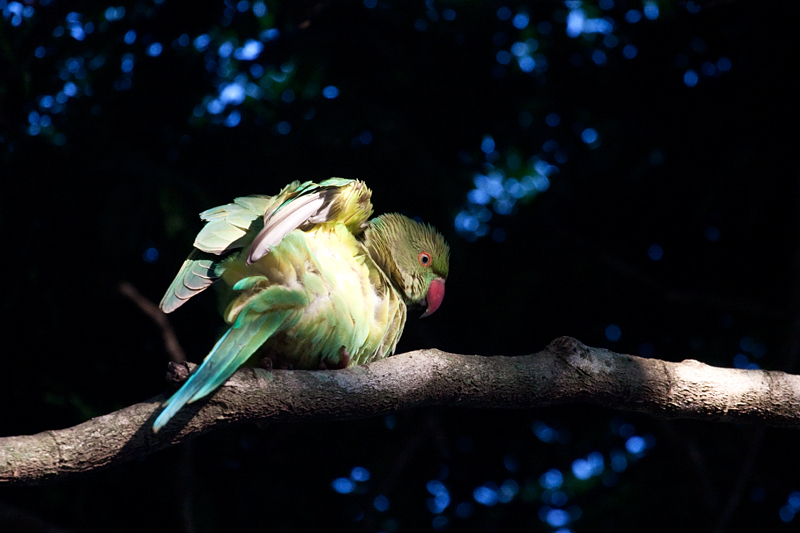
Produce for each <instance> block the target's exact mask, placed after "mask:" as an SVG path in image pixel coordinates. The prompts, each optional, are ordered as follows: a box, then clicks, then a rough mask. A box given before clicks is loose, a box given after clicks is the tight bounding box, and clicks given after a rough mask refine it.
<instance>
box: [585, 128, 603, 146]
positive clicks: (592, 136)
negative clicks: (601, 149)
mask: <svg viewBox="0 0 800 533" xmlns="http://www.w3.org/2000/svg"><path fill="white" fill-rule="evenodd" d="M599 138H600V134H598V133H597V130H595V129H594V128H586V129H585V130H583V131H582V132H581V140H582V141H583V142H585V143H586V144H594V143H595V142H597V140H598V139H599Z"/></svg>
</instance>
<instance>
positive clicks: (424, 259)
mask: <svg viewBox="0 0 800 533" xmlns="http://www.w3.org/2000/svg"><path fill="white" fill-rule="evenodd" d="M417 260H418V261H419V264H420V265H422V266H424V267H426V266H431V254H429V253H428V252H420V253H419V255H418V256H417Z"/></svg>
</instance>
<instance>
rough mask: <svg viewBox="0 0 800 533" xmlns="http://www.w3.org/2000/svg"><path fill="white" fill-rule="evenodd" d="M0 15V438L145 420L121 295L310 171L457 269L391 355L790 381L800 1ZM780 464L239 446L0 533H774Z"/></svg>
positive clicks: (785, 479)
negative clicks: (400, 217)
mask: <svg viewBox="0 0 800 533" xmlns="http://www.w3.org/2000/svg"><path fill="white" fill-rule="evenodd" d="M0 11H2V17H1V18H0V175H2V184H3V185H2V191H3V192H2V195H0V224H2V230H3V235H4V237H5V239H6V243H7V245H6V247H7V250H8V253H7V259H6V261H7V264H8V265H9V266H10V269H9V273H10V276H9V281H10V282H9V283H7V284H6V286H5V290H4V293H3V298H2V299H0V302H2V303H1V304H0V305H2V310H3V317H4V318H5V320H3V333H4V338H6V339H7V347H6V351H7V354H8V355H7V356H6V358H5V360H6V367H5V373H4V375H5V376H6V380H5V386H4V387H2V396H1V398H2V402H3V403H2V405H4V406H5V407H6V409H5V415H4V416H3V418H2V421H3V423H2V426H0V427H1V428H2V433H3V434H4V435H15V434H25V433H34V432H39V431H44V430H47V429H55V428H60V427H66V426H70V425H73V424H77V423H80V422H81V421H84V420H86V419H87V418H89V417H92V416H96V415H99V414H102V413H106V412H109V411H112V410H114V409H118V408H121V407H123V406H126V405H129V404H131V403H134V402H137V401H141V400H143V399H145V398H148V397H150V396H153V395H155V394H158V393H159V392H161V391H162V390H163V388H164V383H163V378H162V376H163V373H164V366H165V362H166V354H165V350H164V347H163V345H162V341H161V337H160V332H159V331H158V330H157V328H156V327H155V326H154V325H153V324H152V322H151V321H150V320H149V319H148V318H147V317H146V316H144V315H143V314H142V313H141V312H140V311H139V310H138V309H137V308H136V307H135V306H134V305H133V304H132V303H131V302H130V301H128V300H127V299H125V298H124V297H123V296H121V295H120V293H119V292H118V284H119V283H120V282H121V281H123V280H125V281H129V282H131V283H133V284H134V285H135V286H136V287H137V288H138V289H139V290H140V291H141V292H142V293H144V294H146V295H147V296H148V297H149V298H151V299H152V300H154V301H157V300H158V299H159V298H160V296H161V294H162V292H163V290H164V289H165V288H166V287H167V285H168V284H169V282H170V281H171V279H172V276H173V275H174V274H175V272H176V271H177V268H178V267H179V265H180V264H181V261H182V260H183V258H184V256H185V255H186V254H187V253H188V251H189V248H190V246H191V242H192V239H193V236H194V234H195V233H196V232H197V231H198V229H199V227H200V224H199V220H198V219H197V216H196V213H198V212H200V211H202V210H204V209H206V208H208V207H211V206H215V205H219V204H222V203H225V202H227V201H229V200H230V199H231V198H233V197H235V196H239V195H245V194H251V193H263V194H271V193H274V192H277V191H278V190H279V189H280V188H281V187H282V186H283V185H285V184H286V183H287V182H289V181H291V180H293V179H301V180H305V179H312V180H320V179H324V178H327V177H329V176H344V177H349V178H359V179H364V180H365V181H366V182H367V183H368V185H369V186H370V187H371V188H372V189H373V191H374V196H373V201H374V204H375V207H376V211H377V212H378V213H380V212H387V211H402V212H404V213H406V214H408V215H411V216H419V217H422V218H423V219H425V220H426V221H429V222H431V223H433V224H434V225H435V226H437V227H438V228H440V229H441V230H442V231H443V232H444V233H445V235H446V236H447V238H448V239H449V241H450V242H451V245H452V247H453V258H452V262H453V264H452V269H451V272H452V275H451V278H450V280H449V281H448V294H447V301H446V302H445V304H444V306H443V307H442V309H441V310H440V311H439V312H438V313H437V314H436V315H435V316H434V317H432V318H429V319H426V320H425V321H422V322H419V321H416V320H414V319H413V318H412V319H411V320H410V322H409V324H408V326H407V327H406V333H405V335H404V338H403V340H402V342H401V346H400V348H399V349H400V350H401V351H405V350H410V349H415V348H421V347H431V346H435V347H438V348H441V349H444V350H450V351H455V352H461V353H478V354H483V355H487V356H488V355H494V354H504V355H515V354H523V353H531V352H535V351H537V350H539V349H541V348H542V347H543V346H545V345H546V344H547V343H548V342H549V341H550V340H552V339H553V338H554V337H556V336H559V335H565V334H567V335H571V336H574V337H577V338H579V339H580V340H582V341H583V342H585V343H587V344H590V345H595V346H606V347H608V348H610V349H612V350H615V351H618V352H624V353H638V354H641V355H644V356H647V357H657V358H662V359H667V360H681V359H685V358H695V359H699V360H701V361H704V362H706V363H709V364H715V365H721V366H734V365H735V366H738V367H751V368H757V367H761V368H768V369H775V370H787V371H795V372H796V371H797V355H798V354H797V351H798V346H800V331H798V326H797V324H798V323H800V322H799V321H798V318H800V314H799V313H800V301H799V300H798V290H800V281H799V279H800V278H799V277H798V272H800V264H798V263H800V260H798V258H800V248H798V244H800V241H798V237H799V236H798V205H799V203H798V202H799V200H800V190H799V189H798V182H797V179H798V168H797V163H796V162H795V160H794V158H793V157H792V155H791V154H793V153H794V151H795V147H796V141H797V134H796V126H795V125H796V124H797V123H798V120H797V119H798V116H797V115H798V108H797V104H796V99H797V94H798V86H797V82H795V81H791V80H792V79H793V76H792V75H791V72H793V71H795V70H796V68H797V66H798V65H797V63H798V55H797V53H796V48H797V46H796V44H795V42H794V38H793V34H794V25H795V21H796V20H797V15H798V10H797V7H796V6H795V4H794V3H793V2H789V1H779V2H773V3H770V4H769V5H762V4H760V3H756V2H747V1H745V0H739V1H731V2H699V3H698V2H692V1H688V2H682V1H675V2H667V1H662V0H659V1H651V0H647V1H644V2H642V1H640V0H599V1H594V0H591V1H588V0H587V1H585V2H581V1H578V0H568V1H566V2H546V1H545V2H529V3H524V2H517V1H514V2H479V1H454V0H453V1H434V0H429V1H427V2H419V1H414V2H398V1H390V0H364V1H344V0H343V1H324V0H319V1H316V2H314V1H307V2H275V1H266V2H264V1H256V2H250V1H247V0H243V1H239V2H235V1H225V2H216V3H213V4H203V5H202V6H200V5H198V4H196V3H190V2H179V1H165V0H155V1H140V0H136V1H129V0H119V1H118V2H115V3H114V4H113V5H111V4H102V3H100V4H98V3H96V2H63V1H62V2H59V1H57V0H44V1H41V0H40V1H38V2H33V1H22V2H20V1H8V0H0ZM197 300H198V301H196V302H194V301H193V302H192V305H189V306H186V307H185V308H181V310H180V311H179V312H178V313H175V315H174V316H171V317H170V318H171V320H172V322H173V324H174V326H175V328H176V329H177V331H178V335H179V338H180V340H181V343H182V345H183V348H184V350H185V351H186V352H187V354H189V357H190V358H191V359H193V360H194V361H199V360H200V359H201V358H202V357H203V356H204V355H205V353H207V351H208V349H209V347H210V346H212V345H213V342H214V340H215V337H216V336H217V335H218V334H219V333H220V331H221V326H222V322H221V320H220V319H219V318H218V316H217V315H216V312H215V302H214V298H213V295H205V294H204V295H203V296H201V297H198V298H197ZM796 440H797V434H796V432H794V431H784V430H778V429H767V430H763V429H760V428H753V427H750V426H734V425H721V424H708V423H699V422H694V421H663V420H655V419H651V418H649V417H645V416H641V415H637V414H633V413H618V412H611V411H608V410H603V409H597V408H593V407H586V406H562V407H558V408H548V409H537V410H534V411H497V412H495V411H492V412H489V411H476V410H470V411H466V410H458V409H421V410H417V411H413V412H402V413H397V414H395V415H392V416H389V417H387V418H384V419H373V420H364V421H354V422H340V423H329V424H324V423H318V424H304V425H302V426H291V425H277V426H275V425H273V426H269V427H267V428H262V429H258V428H255V427H243V428H234V429H231V430H228V431H225V432H220V433H217V434H212V435H206V436H203V437H202V438H199V439H196V440H195V441H194V442H192V443H189V444H187V445H185V446H180V447H177V448H175V449H171V450H167V451H165V452H162V453H158V454H156V455H154V456H152V457H149V458H147V459H146V460H143V461H140V462H138V463H137V464H131V465H125V466H123V467H120V468H116V469H113V470H110V471H105V472H99V473H97V474H94V475H89V476H83V477H80V478H77V479H74V480H69V481H67V482H64V483H59V484H56V485H52V486H48V487H36V488H17V489H8V488H4V489H2V490H0V502H2V505H0V529H2V530H3V531H10V530H14V528H15V527H16V526H15V524H17V525H18V524H19V522H15V521H14V520H16V519H18V517H19V515H20V514H21V515H23V516H24V515H27V516H29V517H37V518H39V519H41V520H44V521H45V522H49V523H51V524H53V525H56V526H59V527H65V528H70V529H73V530H76V531H81V530H102V531H138V530H141V529H143V528H153V527H156V528H159V529H170V530H176V529H183V530H187V531H214V530H220V529H223V528H225V529H235V530H244V531H249V530H270V531H298V530H301V531H302V530H320V529H323V530H365V531H387V532H393V531H426V530H437V531H508V530H520V529H526V530H531V531H560V532H562V533H564V532H566V531H576V532H577V531H639V530H642V529H644V528H647V529H648V530H652V531H674V530H676V529H678V528H684V529H688V530H712V529H715V528H716V531H762V530H769V531H777V530H781V528H783V529H787V530H788V529H791V528H796V522H795V521H794V520H795V518H794V516H795V513H796V512H797V511H798V510H800V493H798V492H796V491H797V490H798V489H799V488H800V471H798V467H797V466H795V465H796V461H795V455H796V451H795V450H796V444H795V443H796ZM12 511H13V512H12ZM15 517H17V518H16V519H15ZM698 517H700V518H698Z"/></svg>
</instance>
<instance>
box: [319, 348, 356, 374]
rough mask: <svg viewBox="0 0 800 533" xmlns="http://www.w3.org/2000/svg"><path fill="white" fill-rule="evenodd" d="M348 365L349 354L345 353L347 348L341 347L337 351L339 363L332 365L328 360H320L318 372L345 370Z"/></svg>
mask: <svg viewBox="0 0 800 533" xmlns="http://www.w3.org/2000/svg"><path fill="white" fill-rule="evenodd" d="M349 365H350V352H348V351H347V348H345V347H344V346H342V347H341V348H340V349H339V361H338V362H336V363H334V362H333V361H331V360H330V359H322V360H321V361H320V362H319V369H320V370H341V369H343V368H347V367H348V366H349Z"/></svg>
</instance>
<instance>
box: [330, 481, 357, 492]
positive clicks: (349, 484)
mask: <svg viewBox="0 0 800 533" xmlns="http://www.w3.org/2000/svg"><path fill="white" fill-rule="evenodd" d="M331 486H332V487H333V490H335V491H336V492H338V493H339V494H350V493H351V492H353V490H355V488H356V484H355V483H353V481H352V480H351V479H350V478H346V477H340V478H336V479H334V480H333V483H331Z"/></svg>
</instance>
